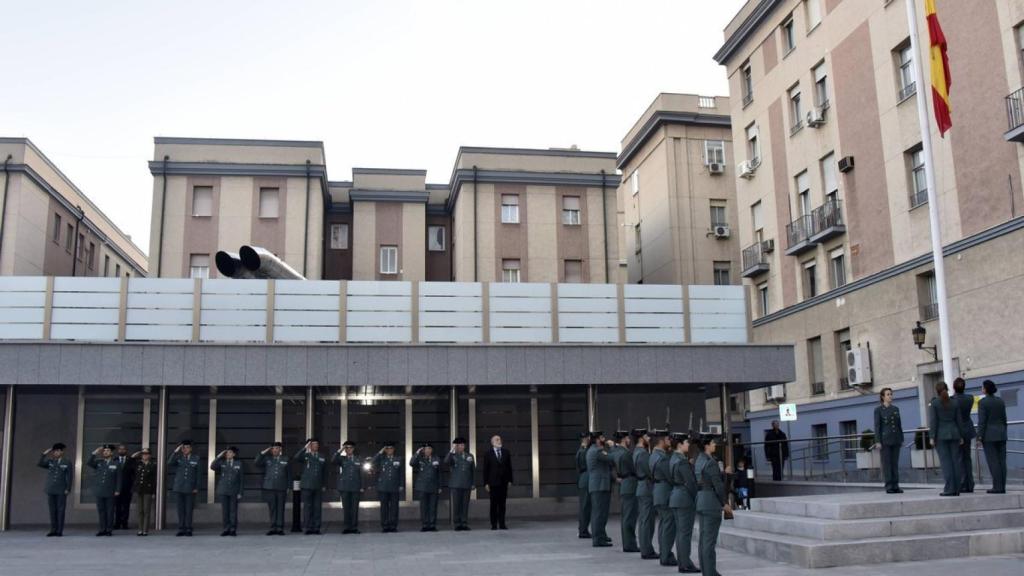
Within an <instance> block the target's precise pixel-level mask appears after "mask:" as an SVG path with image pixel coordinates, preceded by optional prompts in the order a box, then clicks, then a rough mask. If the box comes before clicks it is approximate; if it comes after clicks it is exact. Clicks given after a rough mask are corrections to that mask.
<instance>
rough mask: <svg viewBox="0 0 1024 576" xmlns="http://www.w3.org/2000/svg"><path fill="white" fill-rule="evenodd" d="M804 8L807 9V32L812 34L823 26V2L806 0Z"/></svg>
mask: <svg viewBox="0 0 1024 576" xmlns="http://www.w3.org/2000/svg"><path fill="white" fill-rule="evenodd" d="M804 7H805V8H806V9H807V31H808V32H810V31H811V30H814V29H815V28H817V27H818V24H821V0H806V2H804Z"/></svg>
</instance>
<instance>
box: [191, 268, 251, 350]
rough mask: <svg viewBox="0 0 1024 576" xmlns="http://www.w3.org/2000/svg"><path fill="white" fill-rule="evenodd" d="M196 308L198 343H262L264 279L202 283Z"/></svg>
mask: <svg viewBox="0 0 1024 576" xmlns="http://www.w3.org/2000/svg"><path fill="white" fill-rule="evenodd" d="M200 305H201V310H200V314H199V339H200V340H201V341H203V342H265V341H266V339H267V281H266V280H233V279H214V280H203V283H202V296H201V298H200Z"/></svg>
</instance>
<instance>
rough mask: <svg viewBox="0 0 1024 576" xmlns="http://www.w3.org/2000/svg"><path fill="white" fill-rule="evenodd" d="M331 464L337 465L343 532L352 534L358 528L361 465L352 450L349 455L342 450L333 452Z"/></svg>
mask: <svg viewBox="0 0 1024 576" xmlns="http://www.w3.org/2000/svg"><path fill="white" fill-rule="evenodd" d="M331 464H334V465H335V466H337V467H338V493H339V494H340V495H341V508H342V509H343V510H344V511H345V519H344V522H343V524H344V526H345V528H344V530H343V533H345V534H353V533H355V532H357V531H358V530H359V500H360V495H361V494H362V493H363V465H362V464H360V462H359V458H357V457H356V455H355V453H354V452H353V453H352V455H351V456H348V455H346V454H345V453H343V452H335V453H334V457H333V458H331Z"/></svg>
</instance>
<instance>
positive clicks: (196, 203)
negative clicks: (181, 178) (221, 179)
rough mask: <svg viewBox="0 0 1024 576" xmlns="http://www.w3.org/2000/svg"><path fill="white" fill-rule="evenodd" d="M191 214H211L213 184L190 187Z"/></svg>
mask: <svg viewBox="0 0 1024 576" xmlns="http://www.w3.org/2000/svg"><path fill="white" fill-rule="evenodd" d="M192 215H193V216H213V186H195V187H193V188H192Z"/></svg>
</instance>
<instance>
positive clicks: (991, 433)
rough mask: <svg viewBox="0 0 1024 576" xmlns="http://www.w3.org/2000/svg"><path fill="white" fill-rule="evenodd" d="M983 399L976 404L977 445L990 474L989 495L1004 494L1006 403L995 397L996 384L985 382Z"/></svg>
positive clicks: (989, 381)
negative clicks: (982, 449) (983, 451)
mask: <svg viewBox="0 0 1024 576" xmlns="http://www.w3.org/2000/svg"><path fill="white" fill-rule="evenodd" d="M982 387H983V388H984V389H985V397H984V398H982V399H981V401H980V402H978V444H981V445H982V447H983V448H984V449H985V460H987V461H988V469H989V471H990V472H991V473H992V489H991V490H989V491H988V493H989V494H1005V493H1006V403H1004V402H1003V399H1002V398H1000V397H999V396H996V383H995V382H993V381H991V380H985V382H984V383H983V384H982Z"/></svg>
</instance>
